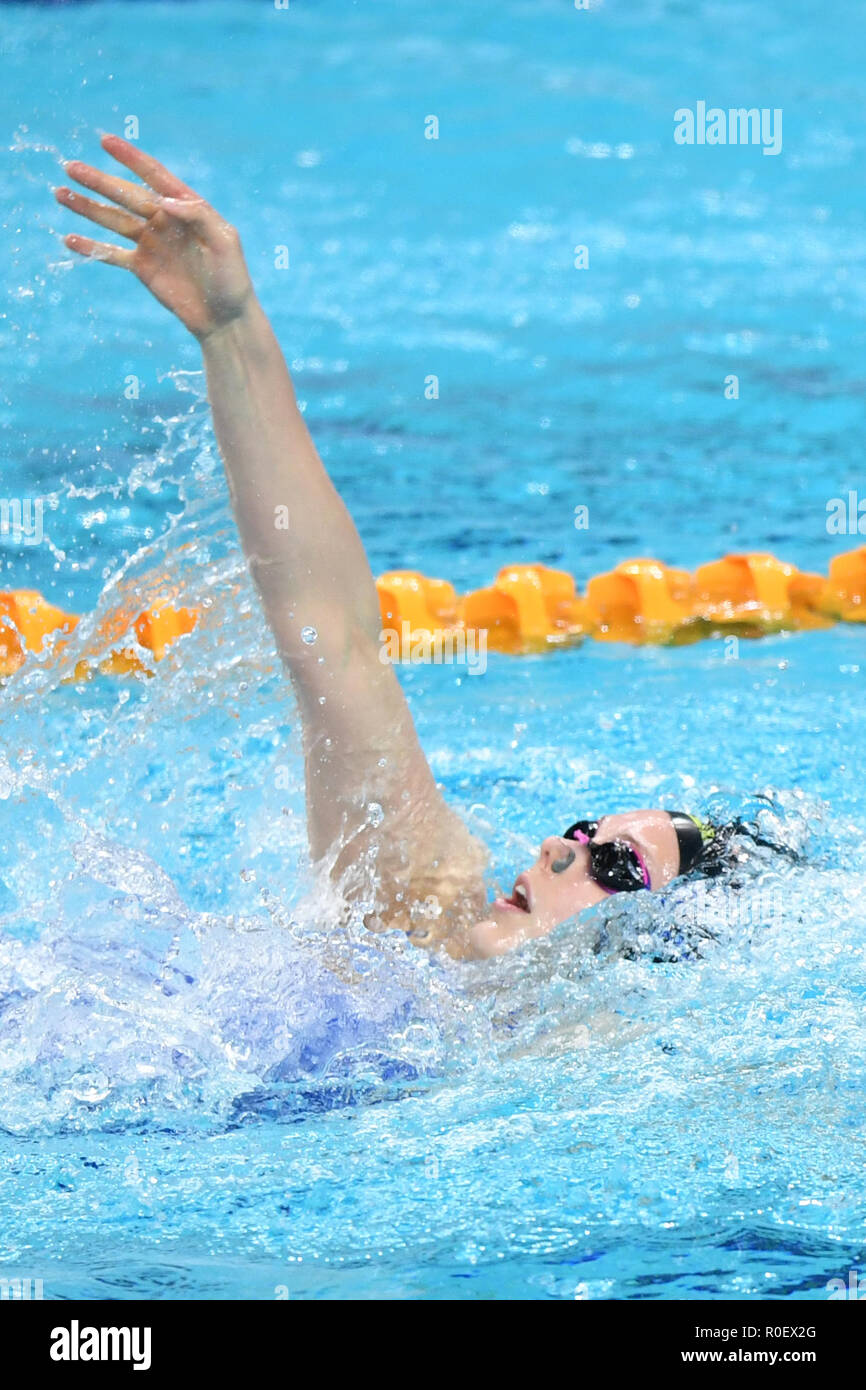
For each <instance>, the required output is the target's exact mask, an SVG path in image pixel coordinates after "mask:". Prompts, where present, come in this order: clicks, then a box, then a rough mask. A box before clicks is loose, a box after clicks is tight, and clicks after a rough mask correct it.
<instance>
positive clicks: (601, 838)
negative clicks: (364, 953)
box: [55, 135, 711, 959]
mask: <svg viewBox="0 0 866 1390" xmlns="http://www.w3.org/2000/svg"><path fill="white" fill-rule="evenodd" d="M102 147H103V149H104V150H105V151H106V152H107V153H108V154H109V155H111V156H112V158H114V159H115V160H116V161H117V162H118V163H119V164H120V165H122V166H124V168H125V170H127V171H128V172H129V173H130V174H132V175H135V176H137V179H135V178H127V177H119V176H118V175H116V174H107V173H103V172H101V171H100V170H98V169H96V168H93V167H92V166H90V165H88V164H84V163H82V162H81V161H80V160H73V161H71V162H70V163H67V164H66V165H65V170H66V173H67V174H68V176H69V177H70V178H71V179H73V180H74V181H75V182H76V183H77V184H79V185H81V186H82V187H83V188H85V189H87V190H88V191H89V193H93V194H96V195H97V197H96V198H91V197H89V196H87V195H85V194H82V193H79V192H76V191H73V190H72V189H70V188H67V187H61V188H57V189H56V190H55V196H56V198H57V201H58V202H59V203H60V204H61V205H62V206H63V207H65V208H68V209H69V210H70V211H71V212H75V213H78V214H79V215H80V216H81V217H83V218H86V219H87V220H88V221H90V222H93V223H96V225H97V226H99V227H101V228H104V229H105V230H106V231H107V232H108V233H109V234H110V235H111V236H112V237H120V238H121V239H122V241H123V243H124V244H118V243H117V242H115V241H113V240H111V241H105V240H101V239H100V240H94V239H92V238H91V237H89V236H82V235H79V234H77V233H76V234H70V235H68V236H66V237H65V243H66V245H67V246H68V247H69V249H70V250H72V251H74V252H76V253H77V254H78V255H80V256H84V257H89V258H91V259H96V260H101V261H104V262H105V264H106V265H109V266H115V267H118V268H120V269H122V270H128V271H131V272H132V274H133V275H135V276H137V278H138V279H139V280H140V281H141V282H142V284H144V285H145V286H146V287H147V289H148V290H150V292H151V294H153V295H154V296H155V297H156V299H158V300H159V302H160V303H161V304H163V305H164V306H165V307H166V308H167V309H169V310H170V311H171V312H172V313H173V314H175V315H176V317H177V318H178V319H179V320H180V321H181V323H182V324H183V325H184V327H185V328H187V329H188V330H189V332H190V333H192V334H193V336H194V337H195V338H196V339H197V340H198V343H199V344H200V347H201V350H202V356H203V359H204V368H205V373H206V378H207V390H208V398H209V401H210V405H211V410H212V412H213V421H214V427H215V431H216V437H217V441H218V443H219V448H220V453H221V455H222V459H223V462H224V465H225V470H226V475H227V478H228V486H229V493H230V496H231V502H232V507H233V509H234V514H235V518H236V521H237V526H238V530H239V533H240V537H241V542H242V544H243V548H244V552H245V554H246V557H247V561H248V564H249V568H250V571H251V574H252V577H253V579H254V581H255V584H256V586H257V588H258V592H259V594H260V597H261V602H262V607H263V610H264V615H265V618H266V620H267V622H268V625H269V627H270V630H271V632H272V634H273V637H274V641H275V643H276V646H277V650H278V652H279V655H280V657H281V658H282V661H283V663H284V665H285V667H286V670H287V672H288V675H289V678H290V680H291V684H292V686H293V688H294V692H295V696H296V699H297V704H298V708H299V711H300V717H301V722H302V728H303V742H304V760H305V777H306V798H307V825H308V837H309V845H310V853H311V857H312V859H313V862H314V863H318V864H323V865H324V864H326V865H328V867H329V871H330V873H331V875H332V876H333V878H334V879H335V881H337V882H338V883H340V884H341V886H342V888H343V891H344V892H345V893H346V894H347V898H348V900H349V901H352V900H353V895H354V901H356V902H362V904H363V911H364V920H365V922H366V923H367V925H368V926H370V927H371V928H372V929H374V930H377V929H378V930H384V929H388V928H400V929H402V930H403V931H405V932H407V934H408V935H409V938H410V939H411V940H412V942H413V943H414V944H416V945H419V946H425V947H433V946H444V948H445V949H446V950H447V951H448V952H449V953H450V954H451V955H452V956H455V957H457V958H462V959H472V958H474V959H479V958H485V957H490V956H497V955H502V954H504V953H505V952H508V951H511V950H513V949H514V948H515V947H517V946H519V945H521V944H522V943H523V942H526V941H528V940H531V939H532V938H534V937H540V936H545V935H547V934H548V933H549V932H551V931H552V930H553V929H554V927H556V926H557V925H559V924H560V923H562V922H565V921H567V920H569V919H571V918H574V917H575V916H577V915H578V914H579V913H580V912H582V911H583V910H584V909H586V908H589V907H592V906H594V905H595V904H597V903H599V902H602V901H604V900H605V898H607V897H608V896H609V895H610V894H613V893H623V892H633V891H647V890H649V891H655V890H658V889H661V888H664V887H665V886H666V885H667V884H669V883H670V882H671V881H672V880H673V879H674V878H676V877H677V876H678V875H679V874H681V873H685V872H687V871H689V870H691V869H693V868H694V866H695V865H696V864H698V862H699V861H700V860H701V858H702V855H703V854H704V851H705V847H706V845H707V843H708V842H709V841H710V839H711V836H710V832H709V831H708V830H707V829H706V828H702V827H701V826H700V825H699V824H698V823H697V822H696V821H695V820H693V819H692V818H691V817H690V816H687V815H684V814H682V813H676V812H675V813H670V812H667V811H662V810H646V811H630V812H627V813H625V814H620V815H606V816H603V817H602V818H600V819H599V820H592V821H590V820H577V821H576V822H575V823H574V824H572V825H570V826H569V827H568V828H566V829H565V830H564V831H563V832H562V833H560V834H552V835H549V836H548V837H547V838H546V839H545V840H544V842H543V843H542V845H541V849H540V852H539V855H538V858H537V859H536V861H535V863H534V864H532V865H530V866H529V868H528V869H526V870H524V872H522V873H521V874H519V876H518V877H517V880H516V882H515V883H514V886H513V888H512V890H511V892H510V893H508V894H507V895H504V894H503V895H500V896H498V897H496V898H495V899H494V900H493V901H492V902H488V894H487V891H486V888H485V879H484V873H485V868H486V864H487V854H486V851H485V849H484V847H483V846H482V845H481V843H480V842H479V841H478V840H477V839H476V838H475V836H474V835H472V834H471V833H470V831H469V829H468V828H467V827H466V826H465V825H464V823H463V821H462V820H461V819H460V817H459V816H458V815H457V814H456V813H455V811H454V810H453V809H452V808H450V807H449V806H448V805H447V803H446V801H445V799H444V797H443V795H442V793H441V791H440V789H439V788H438V787H437V785H436V783H435V781H434V778H433V775H432V772H431V770H430V768H429V766H428V764H427V760H426V758H425V756H424V753H423V751H422V748H421V745H420V743H419V741H418V736H417V733H416V731H415V727H414V724H413V721H412V716H411V714H410V712H409V708H408V705H407V703H406V698H405V696H404V694H403V690H402V688H401V686H400V682H399V681H398V679H397V676H396V673H395V671H394V669H393V667H392V666H391V665H390V664H387V663H383V661H382V660H381V659H380V650H381V643H380V628H381V617H380V610H379V600H378V595H377V592H376V587H375V583H374V580H373V575H372V572H371V570H370V566H369V564H368V562H367V557H366V555H365V553H364V547H363V545H362V543H361V539H360V537H359V535H358V532H357V530H356V529H355V526H354V524H353V522H352V518H351V517H350V515H349V513H348V511H347V510H346V507H345V506H344V504H343V502H342V500H341V499H340V497H339V495H338V493H337V491H336V489H335V488H334V485H333V483H332V482H331V480H330V478H329V477H328V474H327V472H326V470H325V467H324V465H323V463H322V461H321V459H320V458H319V455H318V453H317V452H316V448H315V445H314V444H313V441H312V439H311V437H310V434H309V432H308V430H307V427H306V424H305V423H304V418H303V416H302V415H301V412H300V410H299V409H298V405H297V401H296V398H295V392H294V388H293V386H292V381H291V377H290V375H289V370H288V367H287V365H286V362H285V359H284V357H283V354H282V351H281V349H280V346H279V343H278V342H277V340H276V338H275V336H274V333H273V331H272V329H271V327H270V324H269V323H268V320H267V318H266V316H265V313H264V311H263V309H262V307H261V305H260V304H259V301H258V299H257V298H256V295H255V292H254V289H253V286H252V283H251V280H250V276H249V273H248V270H247V267H246V263H245V260H244V255H243V252H242V249H241V244H240V239H239V236H238V233H237V231H236V230H235V228H234V227H233V226H231V225H230V224H229V223H228V222H226V221H225V220H224V219H223V218H222V217H221V216H220V214H219V213H218V212H217V211H216V210H215V209H214V208H212V207H211V206H210V205H209V204H208V203H207V202H205V201H204V199H202V198H200V197H199V196H198V195H197V194H196V193H195V192H194V191H193V190H192V189H191V188H189V187H187V185H186V184H184V183H182V182H181V180H180V179H179V178H177V177H176V176H175V175H174V174H172V173H170V172H169V171H168V170H167V169H166V168H164V167H163V165H161V164H160V163H158V162H157V160H155V159H153V158H152V157H151V156H150V155H147V154H145V153H144V152H143V151H142V150H141V149H139V148H138V146H136V145H132V144H129V143H128V142H127V141H126V140H123V139H121V138H120V137H119V136H116V135H106V136H104V137H103V139H102ZM137 180H140V182H139V181H137ZM285 508H288V512H289V517H290V528H289V529H288V530H285V529H283V528H282V527H278V526H277V525H276V518H277V516H278V515H284V509H285ZM575 814H577V808H576V809H575ZM372 864H374V865H375V880H376V885H375V888H374V889H371V888H370V886H369V884H368V882H367V877H368V875H367V872H366V871H367V867H368V866H370V865H372ZM347 884H348V885H349V886H348V887H347ZM371 892H373V893H374V894H375V897H374V899H373V900H372V901H371V900H370V894H371Z"/></svg>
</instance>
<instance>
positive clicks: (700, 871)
mask: <svg viewBox="0 0 866 1390" xmlns="http://www.w3.org/2000/svg"><path fill="white" fill-rule="evenodd" d="M701 833H702V835H703V837H704V846H703V850H702V852H701V854H700V856H699V857H698V859H697V860H696V862H695V863H694V864H693V865H692V867H691V868H690V869H688V870H687V871H686V874H685V877H687V878H689V879H696V878H721V877H723V876H724V877H726V878H727V879H728V880H729V881H730V883H731V886H732V887H737V881H738V880H740V881H742V879H743V878H744V877H747V876H749V869H750V867H751V866H752V863H753V861H754V860H755V859H757V860H758V861H759V864H761V865H762V866H764V867H770V864H771V863H772V860H773V857H774V856H776V857H779V858H782V859H787V860H788V861H789V862H791V863H800V862H802V859H803V855H802V853H801V852H800V851H799V850H798V849H795V848H794V847H793V846H791V845H789V844H786V843H785V841H784V840H782V839H781V838H780V837H778V836H777V837H776V838H772V837H771V836H769V835H767V834H765V833H763V831H762V828H761V827H760V826H759V825H758V824H757V822H756V821H754V820H745V819H744V818H743V817H742V816H735V817H734V818H733V819H732V820H728V821H722V822H715V821H712V820H710V821H704V822H702V823H701Z"/></svg>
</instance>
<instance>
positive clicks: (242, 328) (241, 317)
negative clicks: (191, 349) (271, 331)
mask: <svg viewBox="0 0 866 1390" xmlns="http://www.w3.org/2000/svg"><path fill="white" fill-rule="evenodd" d="M263 325H264V327H267V326H268V323H267V318H266V316H265V312H264V310H263V309H262V306H261V304H260V303H259V301H258V299H257V298H256V293H255V290H254V289H253V287H252V285H250V287H249V290H248V291H247V293H246V295H245V297H244V299H243V301H242V302H241V303H240V304H239V305H238V307H237V309H236V310H235V311H234V312H233V313H232V314H231V315H230V316H229V317H227V318H225V319H222V320H221V321H220V322H218V323H214V324H212V325H211V326H210V327H209V328H207V329H206V330H205V331H204V332H203V333H197V334H196V335H195V337H196V339H197V341H198V344H199V347H200V348H201V349H202V351H204V350H205V348H209V347H215V346H216V345H217V344H219V343H221V342H224V341H227V340H228V341H230V340H232V339H241V338H243V337H244V335H245V334H249V333H250V332H251V331H253V330H255V329H256V328H261V327H262V326H263Z"/></svg>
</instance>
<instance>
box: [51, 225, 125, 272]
mask: <svg viewBox="0 0 866 1390" xmlns="http://www.w3.org/2000/svg"><path fill="white" fill-rule="evenodd" d="M63 241H64V243H65V244H66V245H67V246H68V247H69V249H70V251H76V252H77V253H78V255H79V256H87V257H89V258H90V259H91V260H94V261H105V263H106V265H117V266H120V267H121V268H122V269H123V270H131V269H132V258H133V255H134V254H135V253H134V252H133V251H128V250H126V249H125V248H124V247H123V246H112V245H111V243H110V242H108V241H92V240H91V238H90V237H89V236H76V234H75V233H74V232H71V233H70V234H69V236H65V237H64V238H63Z"/></svg>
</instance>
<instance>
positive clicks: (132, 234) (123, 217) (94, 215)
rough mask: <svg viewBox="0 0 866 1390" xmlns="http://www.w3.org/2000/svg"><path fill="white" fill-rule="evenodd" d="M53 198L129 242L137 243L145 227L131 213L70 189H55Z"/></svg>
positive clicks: (138, 218)
mask: <svg viewBox="0 0 866 1390" xmlns="http://www.w3.org/2000/svg"><path fill="white" fill-rule="evenodd" d="M54 196H55V198H56V199H57V201H58V203H61V204H62V206H63V207H66V208H69V209H70V211H71V212H77V213H78V214H79V216H81V217H86V218H88V220H89V221H90V222H96V223H97V224H98V226H100V227H106V228H107V229H108V231H110V232H116V233H117V235H118V236H125V237H129V239H130V241H138V238H139V237H140V236H141V233H142V231H143V230H144V227H145V225H146V224H145V223H144V222H143V221H142V220H141V218H140V217H134V216H133V215H132V213H129V212H124V211H123V210H122V209H121V208H112V207H107V206H106V205H105V204H104V203H97V202H94V200H93V199H92V198H85V197H84V194H83V193H74V192H73V191H72V189H71V188H55V190H54Z"/></svg>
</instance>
